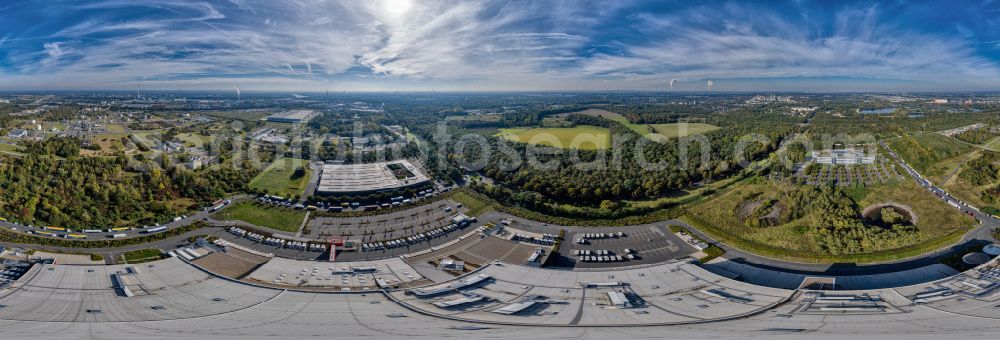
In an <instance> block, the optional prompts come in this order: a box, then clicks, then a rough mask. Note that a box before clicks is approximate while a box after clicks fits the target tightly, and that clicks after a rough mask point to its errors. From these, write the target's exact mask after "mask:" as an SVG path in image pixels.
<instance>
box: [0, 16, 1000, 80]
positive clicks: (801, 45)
mask: <svg viewBox="0 0 1000 340" xmlns="http://www.w3.org/2000/svg"><path fill="white" fill-rule="evenodd" d="M250 4H252V6H251V5H250ZM54 6H55V5H54ZM69 6H70V7H74V8H73V9H72V10H86V11H87V13H97V14H92V15H88V16H87V17H85V18H79V20H77V21H76V22H72V23H71V24H68V25H65V27H63V28H61V29H58V30H56V32H55V33H53V34H51V35H50V36H47V37H44V38H43V39H44V40H45V41H46V42H45V43H44V44H43V45H42V48H41V49H39V48H38V43H37V42H35V43H34V50H24V51H22V50H11V51H12V52H10V53H9V55H8V57H7V60H6V63H7V64H8V65H10V66H9V67H7V68H6V69H5V70H3V71H4V73H5V77H4V78H3V79H0V88H2V87H5V86H14V85H16V86H22V85H24V84H37V86H39V87H45V86H46V84H47V83H46V82H49V83H48V84H49V85H48V86H66V87H98V88H114V87H123V86H132V85H133V84H134V82H135V81H136V80H137V79H145V80H144V81H145V82H148V83H150V84H161V85H164V86H176V84H182V83H183V82H189V83H191V84H198V86H208V85H210V84H222V85H221V86H222V88H229V87H231V86H232V84H233V82H234V81H235V82H237V83H238V85H239V86H241V87H243V88H246V89H250V88H251V86H268V85H269V84H270V85H274V86H281V87H286V88H287V87H293V86H302V88H301V89H310V88H311V87H310V86H312V88H314V87H326V86H331V84H353V85H355V86H362V87H366V88H379V87H380V86H381V85H379V83H381V84H384V86H386V87H393V86H439V85H443V87H447V86H451V87H453V88H456V89H469V88H477V89H484V90H495V89H505V88H503V87H505V86H506V89H560V88H564V89H663V88H664V85H665V84H669V83H670V82H671V80H672V79H677V80H679V81H680V84H681V85H682V86H688V85H687V84H692V85H690V86H692V87H693V86H695V85H693V84H695V83H698V84H699V85H698V86H697V87H698V88H703V87H702V85H703V84H705V82H704V80H706V79H708V78H713V79H725V78H740V77H788V76H806V77H810V76H812V77H822V76H845V77H875V78H893V79H910V80H932V81H951V82H970V83H976V84H996V82H997V81H996V79H1000V71H998V68H997V66H996V63H995V61H992V60H989V59H987V58H983V57H980V56H978V54H977V52H976V50H975V49H974V48H972V47H970V46H969V45H970V44H969V43H968V42H966V41H964V40H962V39H956V38H955V37H946V36H937V35H932V34H924V33H919V32H914V31H912V30H910V29H908V27H902V26H894V25H892V24H890V23H886V22H884V21H883V20H880V15H885V13H880V10H879V9H878V8H877V7H870V8H862V9H847V10H844V11H841V12H839V13H837V14H836V15H835V16H832V17H831V19H832V20H831V21H830V25H829V27H828V28H826V29H820V28H817V27H818V26H819V25H813V24H812V23H811V22H809V21H803V20H801V19H800V20H791V19H789V18H787V17H785V16H783V15H779V14H777V13H775V12H773V11H769V10H767V9H759V8H755V7H750V6H742V5H740V4H737V3H731V4H727V5H725V6H695V7H693V8H689V9H685V10H678V11H674V12H671V13H668V14H653V13H633V14H630V15H627V17H623V15H622V14H621V13H620V12H619V11H621V10H622V8H621V7H627V6H629V2H626V1H615V2H603V3H593V4H592V3H585V2H576V1H552V2H549V1H545V2H510V3H505V2H499V3H497V2H474V1H459V2H442V1H419V2H415V3H414V6H413V7H412V8H410V9H409V10H408V11H406V12H405V13H386V11H385V10H384V9H383V8H381V7H380V6H379V5H378V3H376V2H370V1H350V0H342V1H305V0H303V1H261V2H245V1H241V0H231V1H229V3H215V4H213V3H210V2H200V1H194V2H177V1H169V0H150V1H144V2H142V3H141V4H136V3H135V2H133V1H127V0H101V1H93V2H85V3H72V5H69ZM133 7H135V8H137V9H136V11H135V12H137V13H143V12H142V11H139V10H138V9H142V10H147V11H151V12H150V13H152V14H150V15H136V16H129V17H121V16H119V15H116V13H123V11H122V10H123V9H129V10H130V11H125V12H128V13H131V10H133ZM49 10H52V9H49ZM257 13H260V14H262V15H260V16H258V15H256V14H257ZM263 14H266V17H262V16H264V15H263ZM814 14H815V13H814ZM803 17H807V15H805V14H804V15H803ZM618 25H621V26H623V27H618ZM613 28H627V29H630V30H626V31H627V32H630V33H629V34H630V35H629V36H625V37H622V38H623V39H625V40H624V41H620V40H618V39H609V38H607V37H603V38H597V37H598V36H599V35H601V34H602V33H605V32H606V31H608V30H611V29H613ZM8 36H9V35H5V36H4V37H3V38H0V47H4V48H5V49H7V47H6V46H9V45H11V44H12V43H11V41H12V40H15V39H14V38H8ZM635 36H638V37H640V38H636V37H635ZM15 37H16V36H15ZM630 38H631V39H630ZM50 41H51V42H50ZM584 51H586V52H585V53H584ZM41 66H45V67H41ZM234 79H235V80H234ZM279 79H286V80H279ZM687 80H698V81H697V82H686V81H687ZM261 81H264V82H267V83H264V84H254V85H250V83H254V82H261ZM26 82H27V83H26ZM726 83H728V82H726ZM310 84H311V85H310ZM364 84H368V85H364ZM372 84H374V85H372ZM720 84H724V83H721V82H720ZM151 86H152V85H151ZM338 86H340V85H338ZM720 87H721V86H720Z"/></svg>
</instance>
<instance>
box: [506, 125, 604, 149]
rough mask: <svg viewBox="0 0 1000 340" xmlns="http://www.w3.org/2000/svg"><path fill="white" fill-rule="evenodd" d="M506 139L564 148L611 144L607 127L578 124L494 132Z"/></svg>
mask: <svg viewBox="0 0 1000 340" xmlns="http://www.w3.org/2000/svg"><path fill="white" fill-rule="evenodd" d="M496 136H500V137H503V138H506V139H508V140H512V141H517V142H522V143H531V144H538V145H548V146H554V147H558V148H564V149H582V150H596V149H607V148H608V146H609V145H610V144H611V138H610V133H609V132H608V129H606V128H602V127H596V126H585V125H580V126H576V127H571V128H512V129H500V132H499V133H497V134H496Z"/></svg>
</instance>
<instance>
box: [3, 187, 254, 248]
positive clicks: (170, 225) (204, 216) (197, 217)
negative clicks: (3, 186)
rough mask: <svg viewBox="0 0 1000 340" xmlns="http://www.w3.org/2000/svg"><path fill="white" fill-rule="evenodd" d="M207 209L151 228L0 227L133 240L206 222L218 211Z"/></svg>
mask: <svg viewBox="0 0 1000 340" xmlns="http://www.w3.org/2000/svg"><path fill="white" fill-rule="evenodd" d="M248 197H249V196H246V195H237V196H233V197H230V198H228V199H227V200H229V201H231V202H235V201H237V200H243V199H246V198H248ZM230 205H231V204H228V205H226V206H224V207H223V208H222V209H219V210H218V211H221V210H224V209H226V208H228V207H229V206H230ZM209 209H210V208H205V209H202V210H199V211H196V212H193V213H191V215H182V216H178V217H177V218H178V219H177V220H172V221H168V222H165V223H161V224H157V225H152V226H137V227H130V228H129V229H128V230H111V229H107V228H104V229H100V232H90V233H84V232H83V231H82V229H75V228H71V227H69V228H67V229H72V230H51V229H46V228H45V226H34V225H25V224H20V223H16V222H11V221H0V227H2V228H6V229H9V230H13V231H16V232H19V233H26V234H35V235H37V236H46V234H38V233H39V232H44V233H51V234H52V236H49V237H52V238H66V239H71V240H72V239H73V238H69V237H67V236H66V235H68V234H74V235H86V237H85V238H81V239H77V240H106V239H112V238H114V237H113V236H114V235H115V234H125V235H126V236H125V237H122V238H120V239H128V238H134V237H140V236H145V235H149V234H154V233H155V232H150V230H151V229H153V228H157V227H165V228H166V229H164V230H162V231H160V232H164V231H167V230H171V229H176V228H182V227H186V226H188V225H191V224H192V223H195V222H198V221H207V220H208V218H209V216H211V215H212V214H214V213H216V212H218V211H209ZM60 227H63V226H60Z"/></svg>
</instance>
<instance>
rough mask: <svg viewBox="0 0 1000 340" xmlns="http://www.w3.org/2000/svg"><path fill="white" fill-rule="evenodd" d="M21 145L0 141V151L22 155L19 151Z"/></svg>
mask: <svg viewBox="0 0 1000 340" xmlns="http://www.w3.org/2000/svg"><path fill="white" fill-rule="evenodd" d="M21 149H22V148H21V147H20V146H17V145H10V144H7V143H0V153H7V154H12V155H15V156H20V155H23V154H22V153H21Z"/></svg>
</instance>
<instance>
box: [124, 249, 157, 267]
mask: <svg viewBox="0 0 1000 340" xmlns="http://www.w3.org/2000/svg"><path fill="white" fill-rule="evenodd" d="M162 254H163V252H161V251H160V250H159V249H139V250H133V251H129V252H126V253H124V254H122V255H121V257H120V260H121V261H122V262H124V263H132V264H135V263H143V262H151V261H156V260H159V259H160V258H161V257H162Z"/></svg>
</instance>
